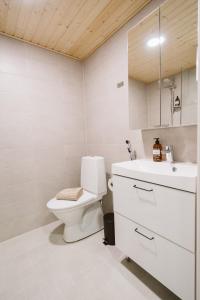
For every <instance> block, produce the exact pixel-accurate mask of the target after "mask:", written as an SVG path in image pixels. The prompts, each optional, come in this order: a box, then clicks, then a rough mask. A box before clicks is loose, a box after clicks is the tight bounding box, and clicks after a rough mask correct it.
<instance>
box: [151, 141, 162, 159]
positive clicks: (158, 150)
mask: <svg viewBox="0 0 200 300" xmlns="http://www.w3.org/2000/svg"><path fill="white" fill-rule="evenodd" d="M154 140H155V143H154V145H153V160H154V161H157V162H158V161H162V145H161V144H160V141H159V138H154Z"/></svg>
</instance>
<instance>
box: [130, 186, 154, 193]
mask: <svg viewBox="0 0 200 300" xmlns="http://www.w3.org/2000/svg"><path fill="white" fill-rule="evenodd" d="M133 187H134V188H135V189H139V190H143V191H146V192H153V189H150V190H147V189H144V188H141V187H139V186H137V185H136V184H135V185H134V186H133Z"/></svg>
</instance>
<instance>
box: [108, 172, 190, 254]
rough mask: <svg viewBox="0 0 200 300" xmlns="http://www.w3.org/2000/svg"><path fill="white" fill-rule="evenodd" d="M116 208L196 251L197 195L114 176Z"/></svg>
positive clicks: (115, 209)
mask: <svg viewBox="0 0 200 300" xmlns="http://www.w3.org/2000/svg"><path fill="white" fill-rule="evenodd" d="M113 188H114V190H113V196H114V198H113V199H114V211H115V212H118V213H120V214H121V215H123V216H125V217H127V218H129V219H131V220H133V221H135V222H136V223H138V224H141V225H143V226H145V227H147V228H149V229H151V230H152V231H154V232H156V233H158V234H160V235H161V236H163V237H166V238H167V239H169V240H171V241H173V242H175V243H177V244H178V245H180V246H182V247H184V248H186V249H188V250H190V251H192V252H194V247H195V194H193V193H189V192H184V191H180V190H175V189H172V188H167V187H163V186H159V185H156V184H151V183H147V182H143V181H139V180H134V179H130V178H126V177H121V176H117V175H115V176H113Z"/></svg>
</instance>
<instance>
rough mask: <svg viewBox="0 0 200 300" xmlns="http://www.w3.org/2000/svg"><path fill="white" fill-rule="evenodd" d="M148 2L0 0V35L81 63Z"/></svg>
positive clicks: (141, 0)
mask: <svg viewBox="0 0 200 300" xmlns="http://www.w3.org/2000/svg"><path fill="white" fill-rule="evenodd" d="M150 1H151V0H0V33H2V34H6V35H8V36H11V37H13V38H18V39H22V40H23V41H26V42H29V43H33V44H35V45H38V46H40V47H44V48H47V49H49V50H53V51H56V52H60V53H62V54H64V55H67V56H71V57H74V58H76V59H84V58H86V57H88V56H89V55H90V54H92V53H93V52H94V51H95V49H96V48H98V47H99V46H101V45H102V44H103V43H104V42H105V41H106V40H107V39H108V38H109V37H110V36H111V35H112V34H113V33H114V32H116V31H117V30H118V29H119V28H121V27H122V26H123V25H124V24H125V23H127V22H128V21H129V20H130V19H131V18H132V17H133V16H135V15H136V14H137V13H138V12H139V11H140V10H141V9H142V8H143V7H144V6H145V5H147V4H148V3H149V2H150Z"/></svg>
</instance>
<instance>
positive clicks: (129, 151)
mask: <svg viewBox="0 0 200 300" xmlns="http://www.w3.org/2000/svg"><path fill="white" fill-rule="evenodd" d="M126 144H127V150H128V153H129V156H130V160H135V159H136V151H135V150H133V149H132V146H131V142H130V141H129V140H126Z"/></svg>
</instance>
